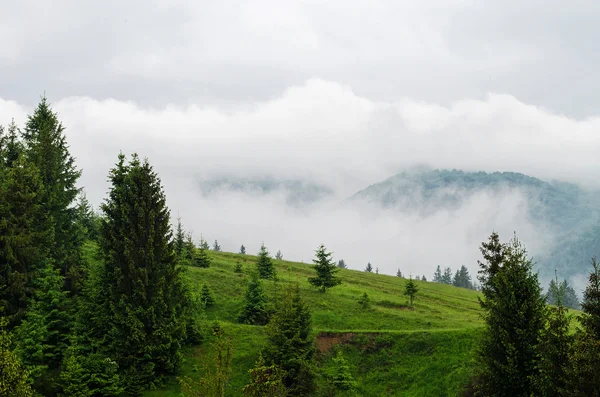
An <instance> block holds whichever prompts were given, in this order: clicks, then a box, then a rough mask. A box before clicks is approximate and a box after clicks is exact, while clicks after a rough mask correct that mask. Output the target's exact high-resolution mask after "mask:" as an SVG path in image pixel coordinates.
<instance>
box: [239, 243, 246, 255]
mask: <svg viewBox="0 0 600 397" xmlns="http://www.w3.org/2000/svg"><path fill="white" fill-rule="evenodd" d="M240 254H242V255H246V247H244V244H242V246H241V247H240Z"/></svg>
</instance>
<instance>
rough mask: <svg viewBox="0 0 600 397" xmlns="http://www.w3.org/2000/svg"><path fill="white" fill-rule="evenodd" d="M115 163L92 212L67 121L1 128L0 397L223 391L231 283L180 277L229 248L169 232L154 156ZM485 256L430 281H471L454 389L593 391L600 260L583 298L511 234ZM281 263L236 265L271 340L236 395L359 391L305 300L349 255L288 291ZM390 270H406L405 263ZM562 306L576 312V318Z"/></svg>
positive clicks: (325, 295) (47, 114)
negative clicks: (471, 330)
mask: <svg viewBox="0 0 600 397" xmlns="http://www.w3.org/2000/svg"><path fill="white" fill-rule="evenodd" d="M115 159H116V162H115V165H114V167H113V168H112V169H111V170H107V171H108V180H109V182H110V188H109V192H108V194H107V197H106V198H105V200H104V202H103V204H102V205H101V207H100V212H98V213H97V212H96V211H95V210H94V209H93V208H92V206H91V205H90V203H89V202H88V200H87V199H86V197H85V194H84V193H83V190H82V189H81V187H79V186H78V179H79V177H80V175H81V171H80V170H79V169H78V168H77V165H76V162H75V159H74V158H73V157H72V155H71V154H70V153H69V147H68V144H67V141H66V135H65V128H64V126H63V125H62V124H61V122H60V120H59V119H58V116H57V114H56V113H55V112H53V110H52V109H51V107H50V104H49V103H48V101H47V100H46V99H45V98H42V100H41V102H40V103H39V104H38V105H37V107H36V108H35V110H34V111H33V113H32V114H31V115H30V116H29V117H28V119H27V122H26V123H25V125H24V126H22V127H19V126H17V125H16V124H15V123H12V124H10V125H8V126H7V127H5V128H0V316H1V319H0V396H15V397H21V396H38V395H41V396H76V397H87V396H90V397H91V396H94V397H96V396H98V397H99V396H139V395H142V394H143V393H145V392H147V391H149V390H160V388H161V387H163V386H164V385H166V384H168V383H169V382H172V381H173V380H174V379H177V382H178V385H180V390H181V393H183V395H186V396H224V395H225V394H226V389H227V385H228V382H229V379H230V378H231V377H232V371H233V367H232V354H233V353H232V348H233V347H232V342H231V339H230V338H228V337H227V334H226V330H225V329H224V328H223V327H222V326H221V325H220V324H219V323H218V322H210V321H208V320H207V319H206V317H205V316H204V315H203V313H205V312H206V311H207V310H210V307H211V306H214V305H215V304H216V302H218V301H219V299H220V298H221V294H226V293H227V292H223V291H221V290H215V289H212V290H211V288H210V286H208V285H207V284H203V285H202V286H201V288H196V287H197V286H196V285H191V283H190V281H189V280H190V278H189V277H188V276H187V272H189V271H190V269H194V271H196V270H199V271H202V270H204V269H209V268H211V266H213V264H212V259H211V255H209V251H210V252H211V253H213V252H220V251H222V249H221V247H220V245H219V243H218V241H215V242H214V244H213V245H212V249H211V247H210V246H209V244H208V242H207V241H205V240H204V239H203V238H202V239H201V241H200V243H199V244H196V243H195V242H194V240H193V238H192V236H191V235H190V234H189V233H186V231H185V230H184V228H183V225H182V221H181V220H179V222H178V223H177V225H175V227H174V228H173V226H172V224H171V213H170V211H169V208H168V207H167V202H166V197H165V193H164V191H163V187H162V185H161V181H160V178H159V176H158V175H157V173H156V172H155V171H154V169H153V167H152V166H151V164H150V163H149V161H148V160H147V159H143V158H140V157H139V156H138V155H137V154H131V155H130V156H127V155H125V154H123V153H120V154H117V153H115ZM480 250H481V256H482V258H481V261H480V262H479V273H478V275H477V281H478V284H477V285H475V280H473V279H472V278H471V276H470V275H469V274H468V271H467V268H466V267H465V266H463V267H461V268H460V269H458V270H456V272H453V271H452V270H451V269H450V268H445V269H444V270H442V269H441V268H440V267H438V269H437V270H436V272H435V274H434V275H433V281H434V282H437V283H440V284H449V285H453V286H454V287H456V288H464V289H473V288H477V289H478V290H479V295H478V304H479V310H480V314H481V316H482V318H483V324H484V326H483V330H482V332H481V334H480V335H479V336H478V337H477V340H476V341H475V348H474V357H475V360H474V363H475V364H474V365H473V366H472V368H471V371H470V374H469V379H468V382H467V383H466V384H464V385H462V386H463V387H462V388H457V390H455V391H454V392H455V394H456V395H460V394H463V395H479V396H511V397H514V396H598V395H600V375H599V373H598V370H597V369H598V368H600V265H599V264H598V263H597V262H596V261H595V260H594V259H592V260H591V269H590V272H589V279H588V284H587V288H586V290H585V292H584V294H583V299H582V302H581V303H579V302H578V301H577V298H576V296H575V297H574V291H573V290H572V288H571V287H570V286H569V285H568V283H567V282H566V281H562V282H561V281H559V280H558V278H556V279H555V280H554V281H553V282H552V283H551V285H550V288H549V291H548V293H546V294H545V293H543V290H542V288H541V286H540V283H539V281H538V276H537V274H536V273H534V271H533V263H532V260H531V258H530V257H529V256H528V253H527V251H526V249H525V247H524V246H523V245H522V244H521V242H520V241H519V240H518V238H517V237H516V236H514V237H513V238H512V239H511V240H510V241H508V242H502V241H501V240H500V237H499V236H498V234H496V233H492V234H491V235H490V236H489V238H488V239H487V240H486V241H484V242H483V243H482V244H481V247H480ZM239 254H240V255H246V247H244V246H243V245H242V246H241V247H240V253H239ZM282 261H283V255H282V254H281V252H278V253H277V255H276V258H275V259H273V258H272V257H271V254H270V253H269V251H268V249H267V247H266V246H265V245H262V246H261V247H260V251H259V252H258V255H257V258H256V261H255V262H252V268H251V269H250V270H248V268H243V266H242V264H241V263H238V264H236V266H235V268H234V269H233V271H232V272H235V273H239V274H241V273H244V272H245V273H247V274H248V276H249V277H248V282H247V284H246V289H245V291H244V294H243V299H242V301H240V302H239V307H240V308H241V310H240V311H239V313H238V315H237V318H236V321H237V322H238V323H239V324H245V325H250V326H253V327H260V328H261V329H262V330H264V332H263V333H264V335H265V338H264V345H263V346H261V347H260V353H259V354H258V355H257V356H256V357H251V359H252V360H253V362H254V363H255V364H254V367H253V368H252V369H251V370H250V372H249V374H248V377H247V379H248V382H247V384H245V385H244V387H241V388H239V390H237V391H235V392H234V393H235V395H246V396H310V395H315V396H333V395H340V396H344V395H346V396H350V395H361V394H359V391H358V390H359V388H360V385H358V384H357V381H356V380H355V379H353V376H352V370H351V368H350V364H349V362H348V360H347V359H346V358H345V357H344V355H343V353H342V352H341V351H337V353H336V356H335V357H333V358H332V360H331V361H330V364H328V365H322V362H321V361H322V360H321V358H320V354H321V353H319V350H318V349H317V348H316V341H315V334H314V332H313V308H312V307H311V305H310V304H309V302H308V300H307V299H306V297H305V296H304V293H303V291H304V290H305V288H307V287H308V288H311V289H313V290H314V291H315V293H318V294H319V297H320V301H321V302H323V303H322V305H323V306H325V307H326V305H327V301H328V300H329V299H330V297H331V295H332V293H333V292H334V291H335V290H336V289H341V288H342V286H343V284H344V283H345V281H346V280H345V279H344V276H343V275H344V274H347V273H343V271H342V269H344V270H345V267H346V264H345V262H344V261H343V260H340V261H338V262H336V261H334V259H333V254H332V253H331V252H329V251H328V250H327V248H326V247H325V246H324V245H320V246H319V247H317V248H316V250H315V256H314V260H313V265H312V266H311V267H310V270H311V276H310V277H299V276H297V277H296V280H295V282H293V283H291V284H290V285H291V287H289V288H282V287H281V285H280V284H279V281H278V280H279V272H280V271H281V268H278V266H276V264H280V263H282ZM305 266H308V265H305ZM366 270H367V272H360V277H361V278H362V279H365V280H367V281H365V284H368V282H369V281H368V279H367V278H370V277H371V276H375V275H374V274H366V273H373V266H372V265H371V264H370V263H369V264H368V265H367V269H366ZM374 273H378V270H377V268H375V271H374ZM397 275H398V277H399V278H403V279H405V278H404V277H403V275H402V274H401V272H400V270H398V274H397ZM380 276H382V277H383V275H380ZM388 277H389V276H388ZM424 278H425V277H424V276H423V277H422V278H420V279H418V280H413V278H412V277H408V278H407V279H406V282H405V283H404V284H403V285H404V290H403V293H404V295H405V296H406V299H407V302H408V304H407V305H406V306H405V307H404V306H403V307H402V308H401V309H402V310H407V311H412V312H415V315H418V310H417V309H415V305H416V302H418V300H419V296H420V293H421V289H422V288H423V285H425V284H428V283H427V282H426V281H425V280H424ZM267 285H268V286H269V288H271V287H273V291H269V292H267V291H266V286H267ZM357 285H359V284H357ZM198 291H199V292H198ZM471 292H472V291H471ZM353 293H356V291H353ZM358 296H359V297H358V298H357V303H358V305H356V306H357V307H356V308H355V310H357V311H358V313H364V316H365V318H366V317H367V316H369V315H370V314H368V313H370V312H368V310H369V306H370V305H372V304H373V302H372V299H373V297H372V296H369V295H368V294H367V292H362V293H359V295H358ZM378 302H379V303H380V304H381V303H382V302H384V301H381V300H380V301H378ZM388 302H389V301H388ZM548 303H550V305H549V304H548ZM579 305H580V306H579ZM567 307H573V308H578V307H580V308H581V310H582V312H581V313H580V314H578V315H577V317H576V318H575V317H574V316H573V315H572V314H570V312H569V309H568V308H567ZM359 310H362V311H359ZM209 338H210V340H211V341H213V344H214V354H213V357H210V358H206V361H208V360H211V363H208V362H204V363H202V362H200V363H198V365H202V364H206V365H209V364H210V365H209V370H207V371H205V372H204V376H202V377H199V378H191V377H188V376H184V375H183V374H182V367H183V364H184V353H185V351H186V349H188V348H189V347H191V346H198V345H202V344H205V343H207V342H206V341H207V340H208V339H209ZM388 342H389V341H388ZM388 342H386V343H388ZM382 346H383V347H381V349H384V348H385V346H390V345H389V344H384V345H382ZM416 348H418V345H415V346H413V349H416ZM238 349H239V348H238ZM381 349H379V348H373V351H374V353H375V352H376V351H377V350H381ZM427 354H429V352H427V351H423V352H422V355H427ZM391 360H392V361H400V360H403V357H402V356H392V357H391ZM439 375H440V376H443V374H439ZM388 394H391V395H394V394H395V393H394V391H393V390H390V391H389V392H388Z"/></svg>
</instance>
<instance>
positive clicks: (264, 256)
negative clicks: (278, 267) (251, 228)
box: [256, 244, 275, 279]
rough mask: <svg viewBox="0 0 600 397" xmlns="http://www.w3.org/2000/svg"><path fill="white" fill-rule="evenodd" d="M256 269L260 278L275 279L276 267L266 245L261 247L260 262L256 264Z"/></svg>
mask: <svg viewBox="0 0 600 397" xmlns="http://www.w3.org/2000/svg"><path fill="white" fill-rule="evenodd" d="M256 268H257V270H258V274H259V276H260V278H267V279H271V278H274V277H275V266H274V265H273V261H272V260H271V256H270V255H269V251H268V250H267V247H265V245H264V244H262V245H261V246H260V252H259V253H258V261H257V262H256Z"/></svg>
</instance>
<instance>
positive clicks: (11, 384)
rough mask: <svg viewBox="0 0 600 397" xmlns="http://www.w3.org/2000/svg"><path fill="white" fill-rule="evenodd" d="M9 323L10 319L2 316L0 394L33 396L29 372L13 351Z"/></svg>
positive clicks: (0, 325)
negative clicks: (28, 379)
mask: <svg viewBox="0 0 600 397" xmlns="http://www.w3.org/2000/svg"><path fill="white" fill-rule="evenodd" d="M7 325H8V320H7V319H6V318H5V317H0V396H2V397H33V390H31V386H29V383H28V381H27V378H28V376H29V373H28V372H27V370H26V369H25V368H23V367H22V366H21V364H20V363H19V359H18V357H17V355H16V354H15V353H13V352H12V351H11V348H12V341H11V337H10V334H9V333H8V332H7V330H6V326H7Z"/></svg>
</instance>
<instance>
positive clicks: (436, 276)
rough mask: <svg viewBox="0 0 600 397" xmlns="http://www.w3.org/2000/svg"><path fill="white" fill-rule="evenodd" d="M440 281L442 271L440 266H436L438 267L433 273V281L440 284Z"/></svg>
mask: <svg viewBox="0 0 600 397" xmlns="http://www.w3.org/2000/svg"><path fill="white" fill-rule="evenodd" d="M442 280H443V277H442V269H441V268H440V265H438V267H437V268H436V269H435V273H433V281H434V282H435V283H441V282H442Z"/></svg>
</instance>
